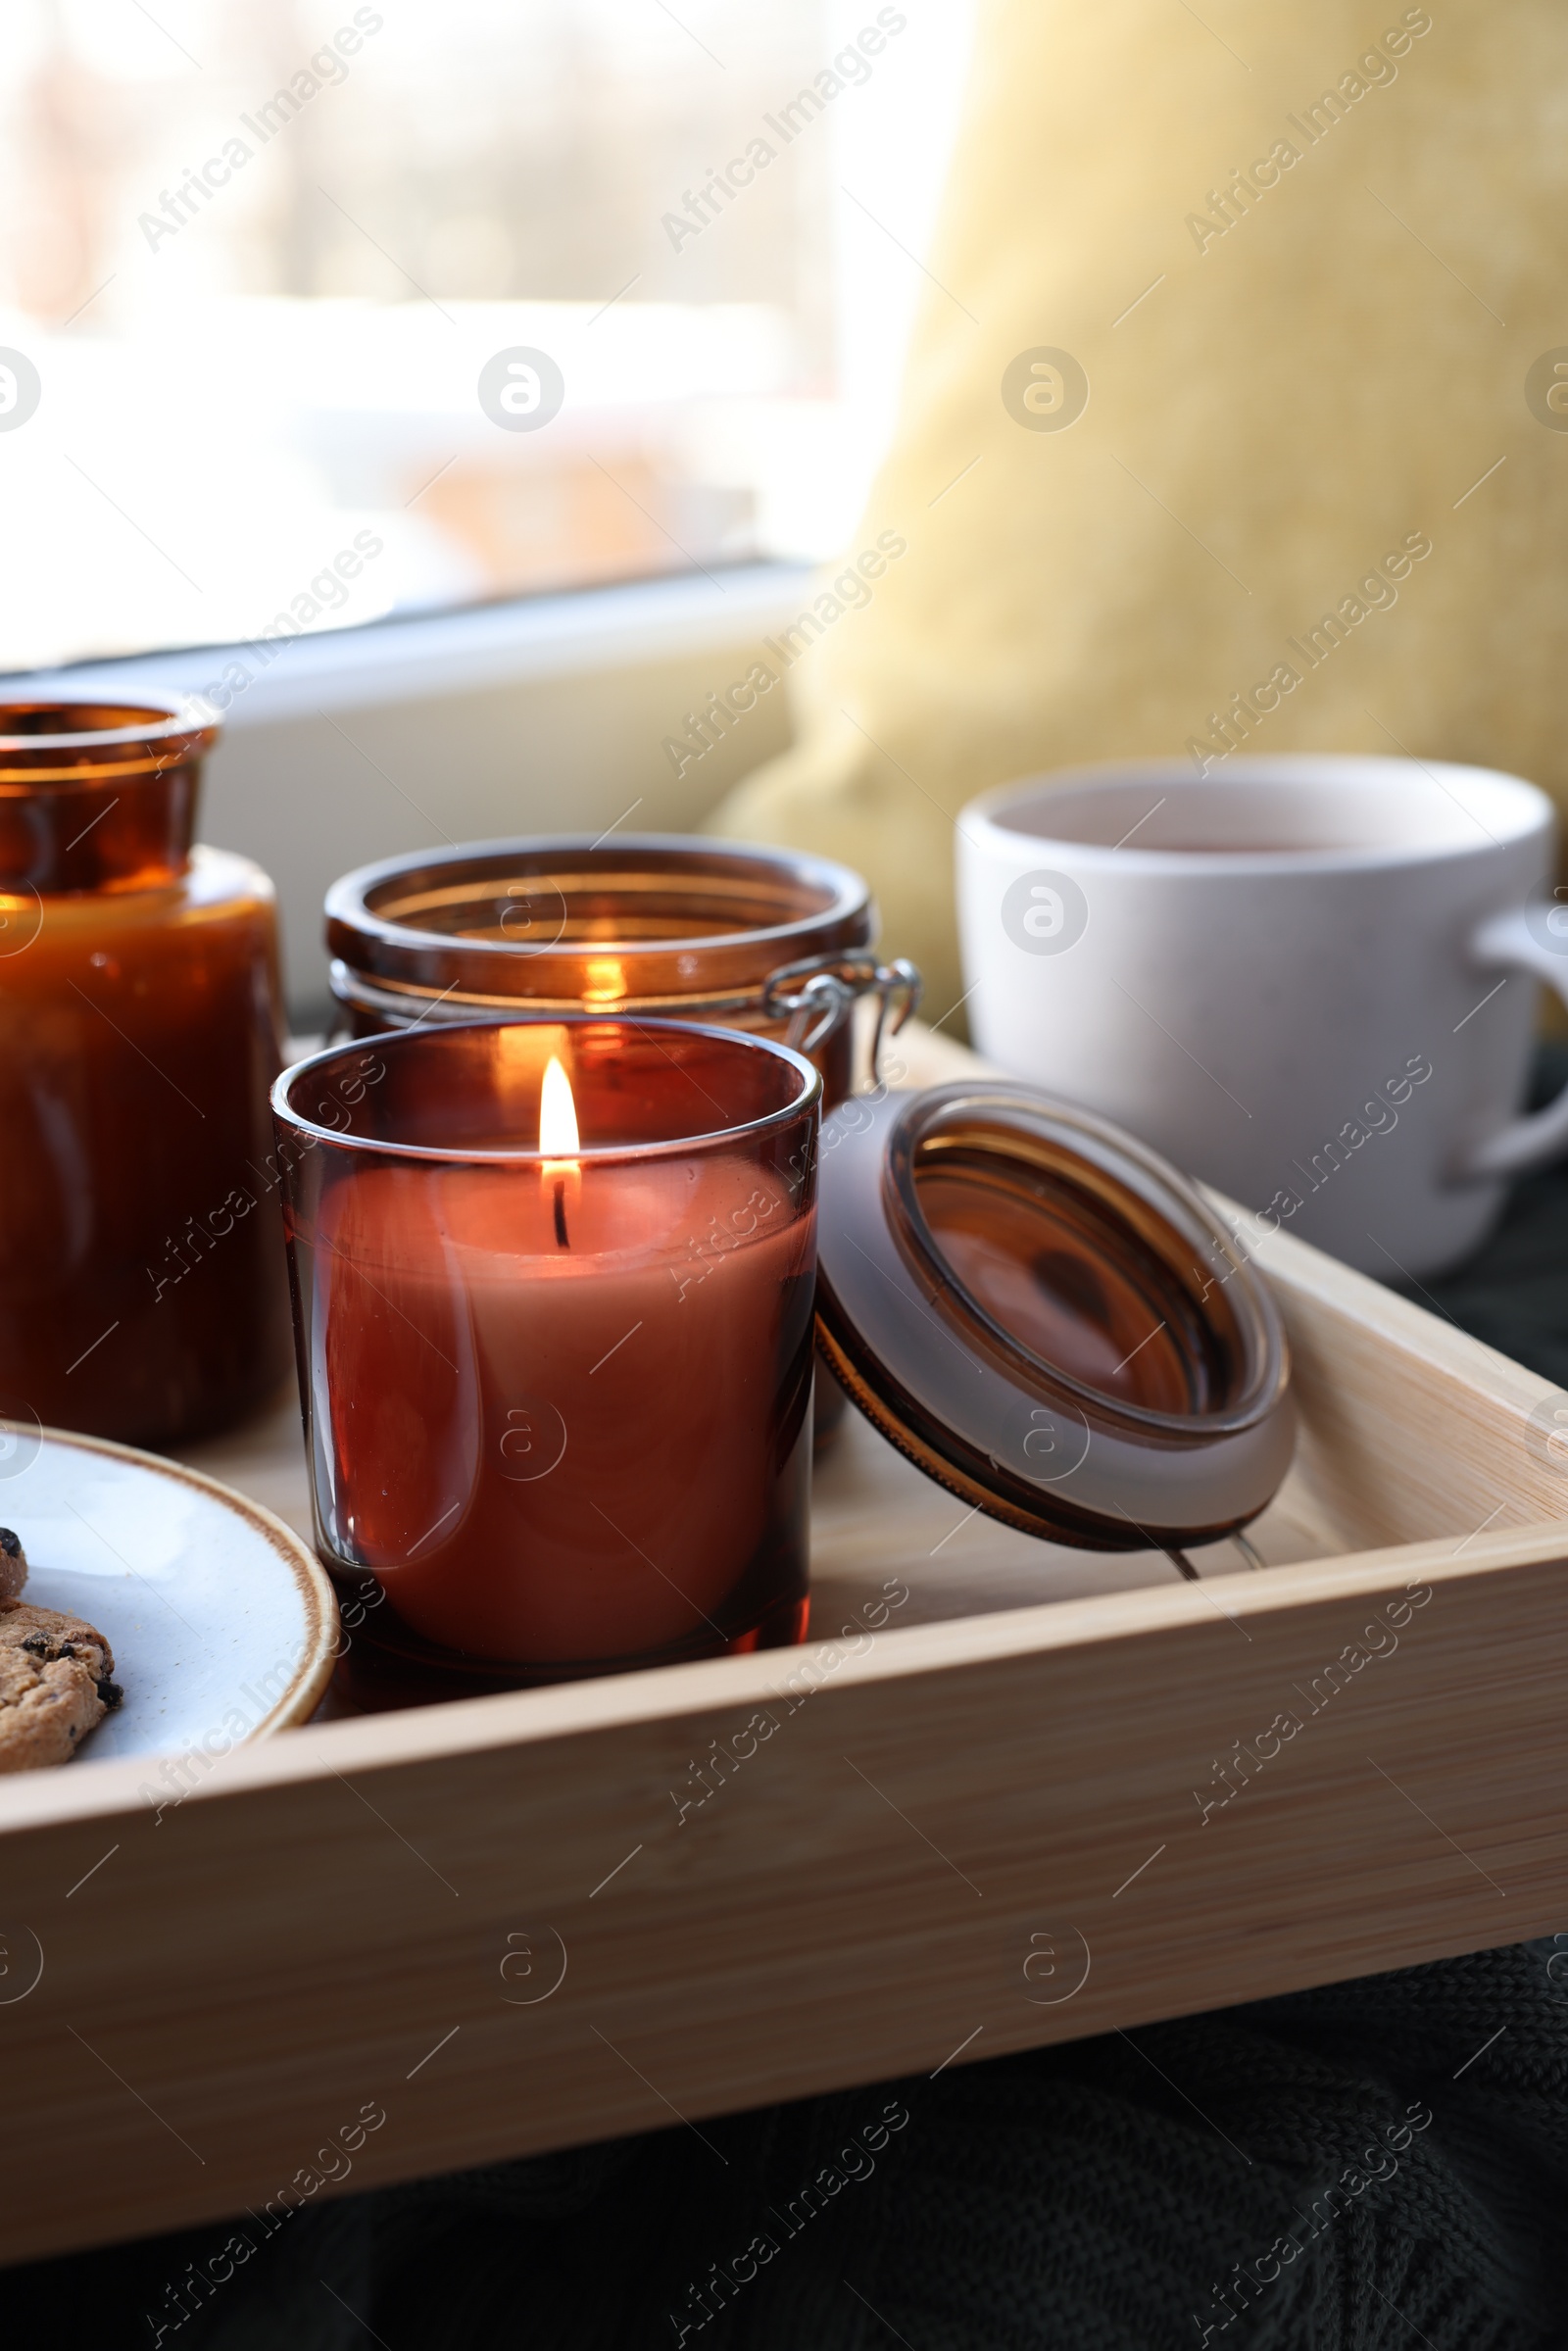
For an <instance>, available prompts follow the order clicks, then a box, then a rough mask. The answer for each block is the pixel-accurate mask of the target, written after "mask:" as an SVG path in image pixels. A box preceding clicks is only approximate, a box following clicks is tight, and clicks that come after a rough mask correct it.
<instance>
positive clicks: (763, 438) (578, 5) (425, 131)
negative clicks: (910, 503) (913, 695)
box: [0, 0, 966, 671]
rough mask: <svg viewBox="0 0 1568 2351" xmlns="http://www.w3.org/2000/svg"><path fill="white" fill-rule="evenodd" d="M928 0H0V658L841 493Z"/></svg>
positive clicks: (890, 241) (542, 577) (950, 94)
mask: <svg viewBox="0 0 1568 2351" xmlns="http://www.w3.org/2000/svg"><path fill="white" fill-rule="evenodd" d="M965 29H966V21H965V10H964V8H963V7H962V6H961V5H958V4H957V0H944V5H943V7H942V12H941V14H940V15H939V13H938V0H905V4H903V5H900V6H896V7H889V6H882V5H879V4H877V0H857V4H856V5H854V6H846V5H844V4H843V0H745V4H741V0H674V4H673V5H670V6H666V5H665V4H664V0H369V4H365V0H7V6H6V8H5V10H4V12H3V13H0V532H3V536H4V543H5V545H6V548H7V551H8V561H7V563H6V565H5V567H4V572H3V575H0V667H4V668H6V669H8V670H11V671H16V670H20V669H26V668H30V667H34V666H41V665H46V664H52V663H57V662H61V661H77V660H83V659H89V658H92V657H96V656H106V655H118V654H125V653H134V652H143V651H150V650H158V649H163V648H171V647H177V646H189V645H212V644H221V643H227V642H234V641H240V640H244V639H248V638H253V637H255V636H257V635H259V634H260V633H262V632H265V631H271V632H273V633H274V634H277V635H285V636H286V635H293V634H295V633H296V632H304V633H313V632H318V631H323V630H331V629H337V628H342V627H344V626H346V625H350V624H352V623H355V622H361V621H367V620H374V619H379V618H383V617H385V616H386V615H388V614H392V613H408V612H421V611H424V612H428V611H432V610H437V609H444V608H450V607H452V606H455V605H462V604H467V603H474V602H479V601H483V600H490V599H495V598H500V597H509V596H515V595H517V594H521V593H526V592H529V591H533V590H539V589H547V588H548V589H559V588H563V587H572V586H580V585H586V584H589V583H595V582H605V581H611V580H617V579H630V578H639V577H648V576H651V575H657V574H660V573H663V572H671V571H684V572H691V571H704V570H710V571H713V572H715V573H716V572H718V571H719V570H720V569H721V567H723V566H725V565H729V564H734V563H743V562H747V561H750V560H755V559H756V558H757V557H759V556H762V557H766V556H783V557H793V558H800V557H808V558H809V557H815V556H817V555H827V554H830V553H831V552H833V551H834V549H835V548H836V547H837V546H838V545H839V544H841V543H842V541H843V539H844V538H845V536H846V535H847V533H848V532H849V531H850V529H851V528H852V526H853V522H854V518H855V513H856V509H857V506H858V503H859V500H860V499H861V497H862V496H863V493H864V489H865V485H866V481H867V478H868V475H869V471H870V468H871V465H873V463H874V460H875V456H876V453H877V450H878V448H879V446H880V444H881V440H882V438H883V436H884V435H885V432H886V430H887V426H888V421H889V416H890V407H891V394H892V387H893V385H894V383H895V382H896V377H897V369H898V364H899V358H900V354H901V351H902V347H903V341H904V337H905V334H906V331H907V321H908V318H909V315H910V313H911V311H912V307H913V304H914V301H915V299H916V297H917V295H918V293H919V291H920V290H921V287H922V282H923V281H922V278H921V276H920V270H919V264H918V262H917V261H916V260H915V259H914V258H913V256H914V255H916V254H918V252H919V251H920V249H921V247H922V246H923V243H924V240H925V236H926V233H927V229H928V225H929V220H930V217H931V213H932V210H933V207H934V202H935V196H936V192H937V188H938V185H939V182H940V176H941V171H942V168H943V160H944V156H945V152H946V147H947V143H948V139H949V136H950V132H951V121H952V112H953V106H954V97H955V92H956V88H957V86H958V83H959V80H960V77H961V76H960V72H959V67H960V65H961V52H962V48H963V44H964V36H965Z"/></svg>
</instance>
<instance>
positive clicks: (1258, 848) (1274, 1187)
mask: <svg viewBox="0 0 1568 2351" xmlns="http://www.w3.org/2000/svg"><path fill="white" fill-rule="evenodd" d="M1555 835H1556V821H1555V816H1554V812H1553V809H1552V807H1551V803H1550V802H1549V801H1548V800H1547V799H1546V797H1545V795H1544V793H1543V792H1540V791H1538V790H1537V789H1536V787H1535V786H1534V785H1533V784H1527V783H1523V782H1521V781H1520V780H1519V778H1518V777H1516V776H1510V775H1499V774H1495V773H1492V772H1491V771H1489V770H1487V769H1485V768H1479V767H1457V766H1446V765H1444V764H1442V763H1440V762H1437V761H1432V762H1427V761H1423V760H1416V759H1362V758H1358V757H1357V758H1350V757H1333V756H1325V757H1300V758H1288V759H1247V760H1242V759H1238V760H1235V761H1234V762H1232V761H1229V760H1228V761H1227V762H1226V767H1225V772H1224V774H1223V775H1217V774H1210V775H1207V776H1203V777H1199V776H1197V775H1195V774H1194V772H1193V770H1192V768H1191V766H1190V765H1188V764H1187V763H1186V762H1185V761H1176V760H1169V761H1167V760H1128V761H1124V762H1119V763H1117V764H1115V765H1106V766H1099V767H1090V768H1076V769H1072V770H1068V771H1065V772H1062V773H1060V774H1057V775H1051V776H1036V777H1033V778H1030V779H1028V780H1026V781H1024V782H1020V783H1016V784H1009V785H1005V786H1004V787H1003V788H1002V789H1001V790H1000V791H995V792H990V793H987V794H986V795H985V796H984V797H983V798H982V799H980V800H977V801H975V802H973V803H971V805H970V806H969V807H968V808H965V809H964V811H963V813H962V815H961V816H960V817H959V819H958V840H957V875H958V918H959V929H960V935H961V939H962V946H963V959H964V980H965V986H966V988H967V989H968V990H969V991H970V994H969V997H968V1011H969V1022H970V1030H971V1034H972V1035H973V1037H974V1040H975V1043H976V1044H977V1046H978V1047H979V1049H980V1051H981V1052H982V1053H984V1054H986V1055H987V1057H988V1058H990V1059H991V1060H994V1061H996V1062H999V1063H1000V1064H1001V1065H1002V1066H1003V1067H1004V1068H1005V1069H1007V1070H1010V1071H1013V1072H1015V1073H1016V1074H1017V1075H1018V1076H1021V1077H1027V1078H1030V1079H1032V1080H1034V1081H1035V1082H1036V1083H1037V1084H1039V1085H1041V1086H1043V1087H1045V1088H1046V1089H1047V1090H1048V1091H1050V1092H1053V1093H1056V1094H1061V1095H1065V1096H1066V1097H1067V1098H1068V1099H1069V1100H1070V1101H1073V1102H1082V1103H1084V1104H1085V1105H1086V1106H1087V1107H1089V1108H1090V1109H1094V1110H1098V1111H1100V1112H1101V1113H1102V1115H1103V1116H1105V1117H1108V1118H1112V1119H1114V1120H1116V1121H1117V1123H1118V1124H1119V1125H1122V1126H1125V1127H1127V1128H1130V1129H1131V1131H1132V1132H1133V1133H1134V1134H1135V1135H1140V1136H1142V1137H1143V1138H1144V1139H1145V1140H1146V1141H1147V1142H1149V1143H1152V1144H1153V1145H1154V1147H1155V1148H1156V1150H1158V1151H1163V1152H1164V1153H1165V1155H1166V1156H1167V1157H1168V1158H1170V1159H1173V1160H1174V1161H1175V1163H1176V1165H1177V1166H1178V1167H1181V1168H1184V1169H1186V1170H1187V1171H1188V1172H1189V1173H1191V1174H1193V1175H1196V1176H1198V1177H1200V1178H1201V1179H1202V1180H1203V1181H1204V1182H1207V1183H1210V1184H1214V1185H1217V1186H1218V1187H1219V1189H1220V1190H1221V1191H1223V1192H1227V1193H1229V1194H1230V1195H1231V1197H1232V1198H1233V1199H1235V1200H1239V1201H1241V1202H1242V1203H1243V1204H1244V1205H1246V1206H1248V1207H1250V1208H1253V1209H1256V1210H1259V1211H1261V1212H1262V1213H1263V1215H1264V1216H1265V1218H1266V1219H1267V1220H1268V1222H1269V1223H1270V1224H1271V1225H1272V1224H1275V1223H1286V1222H1288V1225H1289V1229H1290V1230H1291V1231H1293V1232H1296V1233H1299V1235H1301V1237H1302V1238H1303V1239H1305V1240H1308V1241H1312V1242H1315V1243H1316V1244H1317V1245H1318V1247H1319V1248H1321V1249H1330V1250H1332V1251H1333V1253H1334V1254H1335V1255H1336V1256H1337V1257H1341V1258H1344V1259H1345V1260H1346V1261H1347V1262H1348V1263H1349V1264H1351V1265H1356V1266H1360V1267H1361V1268H1362V1269H1363V1270H1364V1271H1366V1272H1369V1273H1375V1274H1380V1275H1382V1276H1384V1277H1385V1278H1387V1279H1390V1280H1397V1278H1398V1277H1399V1275H1400V1274H1401V1273H1403V1274H1406V1275H1410V1276H1418V1275H1422V1274H1427V1273H1432V1272H1435V1271H1439V1270H1441V1269H1442V1268H1444V1267H1445V1266H1448V1265H1452V1264H1454V1263H1456V1262H1457V1261H1458V1260H1459V1259H1460V1258H1462V1257H1463V1256H1464V1255H1465V1254H1466V1253H1467V1251H1469V1250H1470V1249H1473V1248H1474V1247H1475V1246H1476V1245H1477V1243H1478V1242H1480V1241H1481V1240H1482V1239H1483V1238H1484V1236H1485V1235H1486V1233H1487V1231H1488V1230H1489V1228H1490V1227H1491V1225H1492V1223H1493V1220H1494V1218H1495V1215H1496V1214H1497V1211H1498V1209H1499V1207H1500V1204H1501V1200H1502V1197H1503V1191H1504V1185H1503V1182H1502V1179H1503V1178H1504V1177H1505V1176H1508V1175H1512V1174H1515V1173H1518V1172H1519V1171H1521V1170H1523V1169H1525V1168H1529V1167H1534V1166H1537V1165H1539V1164H1540V1163H1541V1162H1542V1161H1544V1160H1545V1159H1547V1158H1549V1157H1551V1156H1552V1155H1553V1154H1554V1153H1555V1152H1557V1151H1560V1150H1562V1149H1563V1148H1564V1147H1565V1146H1568V1092H1565V1093H1564V1094H1563V1095H1561V1096H1559V1097H1558V1099H1557V1100H1556V1101H1555V1102H1552V1103H1551V1104H1550V1106H1549V1107H1548V1108H1546V1109H1544V1110H1542V1111H1539V1112H1537V1113H1536V1114H1535V1115H1533V1116H1528V1117H1526V1116H1521V1115H1519V1111H1520V1104H1521V1102H1523V1099H1524V1095H1525V1089H1526V1084H1527V1079H1528V1073H1529V1064H1530V1056H1531V1042H1532V1036H1533V1033H1534V1029H1535V1012H1536V987H1535V981H1536V980H1537V979H1541V980H1544V981H1545V982H1546V983H1547V984H1548V985H1549V986H1550V987H1552V988H1554V989H1555V990H1556V992H1557V994H1558V995H1559V996H1560V997H1562V998H1563V999H1564V1001H1565V1002H1568V899H1565V900H1564V901H1563V902H1560V903H1559V902H1557V901H1554V899H1553V897H1552V894H1551V892H1552V877H1553V872H1554V858H1555Z"/></svg>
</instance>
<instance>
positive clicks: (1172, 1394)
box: [817, 1080, 1295, 1550]
mask: <svg viewBox="0 0 1568 2351" xmlns="http://www.w3.org/2000/svg"><path fill="white" fill-rule="evenodd" d="M818 1200H819V1209H820V1214H819V1234H818V1266H819V1272H818V1288H817V1317H818V1335H819V1337H820V1339H821V1341H822V1344H823V1347H825V1349H826V1351H827V1353H828V1356H829V1359H830V1361H831V1362H832V1363H833V1366H834V1369H835V1370H836V1371H837V1372H838V1374H839V1377H840V1378H841V1379H842V1380H843V1382H844V1384H845V1386H846V1387H847V1388H848V1389H849V1391H850V1393H851V1395H852V1396H854V1397H855V1399H856V1401H857V1403H858V1404H859V1406H860V1407H861V1409H862V1410H863V1411H864V1412H865V1413H867V1414H868V1415H869V1417H870V1418H871V1419H872V1420H873V1421H874V1422H875V1423H876V1425H877V1426H878V1427H879V1428H880V1429H881V1430H882V1431H883V1433H884V1435H886V1436H887V1437H889V1438H891V1439H892V1441H893V1442H894V1444H895V1445H899V1446H900V1447H901V1448H902V1449H903V1450H904V1451H905V1452H906V1453H907V1454H908V1455H909V1457H910V1459H911V1460H913V1461H915V1462H916V1463H918V1465H919V1467H920V1468H922V1469H923V1470H925V1471H926V1473H927V1474H928V1475H929V1476H931V1477H933V1478H936V1479H938V1480H939V1481H940V1482H941V1483H942V1484H943V1485H944V1486H947V1487H949V1488H950V1489H951V1490H952V1491H953V1492H954V1493H955V1494H960V1495H961V1496H962V1497H963V1498H964V1499H965V1500H967V1501H970V1502H972V1503H975V1504H977V1505H978V1506H979V1508H981V1509H982V1510H986V1511H988V1512H990V1514H991V1515H992V1516H993V1517H995V1518H1000V1519H1004V1520H1005V1521H1006V1522H1007V1524H1008V1525H1010V1526H1014V1527H1020V1528H1022V1529H1024V1531H1025V1532H1026V1533H1029V1534H1032V1535H1041V1536H1047V1537H1050V1538H1051V1539H1053V1540H1054V1541H1055V1542H1058V1543H1077V1544H1080V1545H1083V1546H1086V1547H1088V1548H1091V1549H1097V1550H1142V1549H1146V1548H1157V1549H1181V1548H1185V1547H1187V1546H1188V1545H1191V1544H1195V1543H1204V1542H1211V1541H1215V1540H1217V1539H1218V1538H1219V1537H1220V1536H1223V1535H1227V1534H1230V1533H1233V1532H1234V1531H1236V1530H1237V1529H1239V1528H1241V1527H1243V1526H1245V1525H1246V1524H1247V1522H1248V1521H1249V1520H1250V1519H1251V1518H1254V1517H1255V1516H1256V1515H1257V1513H1258V1512H1259V1511H1260V1510H1262V1509H1263V1508H1264V1507H1265V1506H1266V1505H1267V1503H1268V1501H1269V1500H1270V1498H1271V1497H1272V1495H1273V1494H1274V1493H1275V1491H1276V1489H1277V1488H1278V1486H1279V1484H1280V1482H1281V1480H1282V1479H1283V1477H1284V1476H1285V1473H1286V1471H1287V1469H1288V1468H1289V1467H1290V1461H1291V1453H1292V1449H1293V1445H1294V1441H1295V1417H1294V1410H1293V1406H1292V1402H1291V1396H1290V1388H1289V1381H1290V1366H1289V1356H1288V1353H1287V1349H1286V1344H1285V1335H1284V1331H1283V1329H1282V1327H1281V1324H1280V1319H1279V1315H1278V1312H1277V1310H1276V1308H1275V1306H1274V1303H1273V1300H1272V1299H1271V1298H1270V1297H1269V1295H1268V1292H1267V1290H1266V1289H1265V1287H1264V1286H1263V1284H1262V1282H1261V1281H1260V1280H1259V1278H1258V1277H1257V1275H1256V1274H1255V1273H1254V1272H1253V1271H1252V1270H1251V1269H1250V1266H1249V1265H1248V1264H1247V1262H1246V1261H1245V1258H1244V1256H1243V1254H1242V1252H1241V1250H1240V1249H1239V1248H1238V1245H1237V1243H1236V1242H1235V1240H1234V1239H1233V1237H1232V1235H1231V1233H1230V1231H1229V1229H1228V1228H1227V1226H1226V1225H1225V1224H1224V1223H1223V1222H1222V1221H1221V1219H1220V1217H1219V1216H1218V1214H1217V1213H1216V1212H1215V1210H1214V1209H1212V1208H1211V1207H1209V1205H1208V1203H1207V1202H1206V1201H1205V1200H1203V1199H1202V1197H1201V1195H1200V1194H1199V1193H1198V1192H1197V1191H1196V1190H1195V1189H1194V1187H1193V1186H1192V1185H1191V1184H1189V1183H1188V1182H1187V1181H1186V1180H1185V1179H1184V1178H1183V1177H1181V1176H1180V1175H1178V1174H1177V1173H1176V1171H1175V1169H1174V1168H1172V1167H1170V1166H1168V1165H1167V1164H1166V1163H1165V1161H1164V1160H1162V1159H1161V1158H1159V1157H1158V1156H1157V1154H1156V1153H1154V1152H1153V1151H1150V1150H1148V1149H1147V1148H1146V1147H1145V1146H1144V1145H1143V1144H1141V1143H1138V1142H1136V1141H1135V1140H1134V1139H1133V1137H1131V1136H1130V1135H1126V1134H1124V1133H1122V1132H1121V1130H1120V1129H1119V1128H1116V1127H1113V1126H1111V1125H1109V1124H1108V1123H1107V1122H1106V1121H1105V1120H1103V1119H1101V1118H1097V1117H1095V1116H1094V1115H1093V1114H1092V1113H1091V1112H1089V1111H1087V1110H1081V1109H1079V1108H1077V1107H1076V1106H1075V1105H1073V1104H1071V1103H1067V1102H1057V1101H1054V1100H1053V1099H1052V1098H1051V1097H1049V1096H1046V1095H1043V1094H1039V1093H1037V1092H1035V1091H1034V1090H1033V1089H1032V1088H1030V1087H1025V1086H1014V1085H1007V1084H1003V1083H992V1082H990V1081H988V1080H978V1081H975V1082H971V1083H963V1084H959V1085H956V1086H942V1087H938V1088H936V1089H934V1090H933V1091H932V1092H930V1093H926V1094H887V1095H884V1096H883V1097H882V1098H881V1099H880V1100H873V1099H867V1098H864V1097H862V1098H858V1099H857V1100H854V1101H851V1102H846V1103H845V1104H844V1105H843V1106H842V1108H840V1109H839V1110H837V1111H836V1112H835V1113H834V1115H833V1116H832V1117H831V1118H829V1119H828V1120H827V1121H826V1122H825V1124H824V1126H823V1129H822V1160H821V1170H820V1183H819V1192H818Z"/></svg>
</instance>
